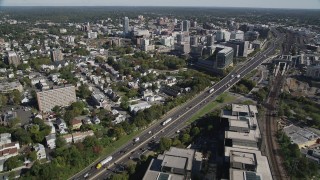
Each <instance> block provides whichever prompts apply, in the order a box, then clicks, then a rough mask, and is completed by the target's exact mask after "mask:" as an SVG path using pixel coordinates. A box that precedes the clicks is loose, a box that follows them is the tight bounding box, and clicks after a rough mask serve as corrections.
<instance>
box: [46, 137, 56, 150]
mask: <svg viewBox="0 0 320 180" xmlns="http://www.w3.org/2000/svg"><path fill="white" fill-rule="evenodd" d="M46 143H47V147H48V148H50V149H54V148H56V135H55V134H49V135H48V136H46Z"/></svg>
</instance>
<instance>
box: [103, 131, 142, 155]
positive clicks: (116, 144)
mask: <svg viewBox="0 0 320 180" xmlns="http://www.w3.org/2000/svg"><path fill="white" fill-rule="evenodd" d="M142 131H143V130H138V131H135V132H133V133H131V134H129V135H125V136H123V137H121V138H120V139H118V140H117V141H115V142H113V143H111V144H110V146H109V147H107V148H105V151H104V156H105V155H108V154H111V153H112V152H113V151H115V150H117V149H118V148H120V147H121V146H122V145H124V144H126V143H127V142H129V141H130V140H131V139H132V138H133V137H135V136H136V135H137V134H139V133H141V132H142Z"/></svg>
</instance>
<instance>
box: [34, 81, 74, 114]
mask: <svg viewBox="0 0 320 180" xmlns="http://www.w3.org/2000/svg"><path fill="white" fill-rule="evenodd" d="M37 101H38V107H39V110H40V111H42V112H49V111H51V110H52V108H53V107H55V106H61V107H65V106H69V105H70V104H71V103H73V102H76V90H75V87H74V86H73V85H65V86H63V87H57V88H52V89H48V90H43V91H39V92H37Z"/></svg>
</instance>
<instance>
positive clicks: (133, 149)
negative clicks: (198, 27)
mask: <svg viewBox="0 0 320 180" xmlns="http://www.w3.org/2000/svg"><path fill="white" fill-rule="evenodd" d="M272 30H273V31H275V32H276V34H277V38H276V39H275V40H274V41H273V42H270V43H269V44H268V45H267V47H266V49H265V50H264V51H262V52H259V53H257V54H256V55H255V56H254V57H252V58H251V59H249V60H248V61H247V63H246V64H244V65H243V66H241V67H240V68H237V69H236V70H234V71H232V72H231V73H229V75H227V76H226V77H224V78H223V79H222V80H221V81H219V82H218V83H216V84H214V85H213V86H212V87H211V88H210V89H212V88H214V91H213V92H212V93H209V92H208V91H204V92H202V93H200V94H199V95H198V96H196V97H194V98H193V99H191V100H190V101H188V102H187V103H185V104H184V105H182V106H181V107H179V108H177V109H175V110H174V111H173V112H170V113H169V114H168V115H166V116H165V117H164V118H163V119H162V120H160V121H159V122H157V123H155V124H154V125H152V126H151V127H149V128H148V129H146V130H144V131H143V132H142V133H141V134H140V135H139V136H137V137H139V139H140V140H139V141H138V142H136V143H134V142H133V141H131V142H128V143H127V144H126V145H124V146H123V147H122V148H119V149H118V150H117V151H115V152H114V153H113V154H111V156H112V157H113V159H112V161H111V162H110V163H109V164H106V165H105V166H104V167H103V168H101V169H96V168H95V166H91V167H87V168H86V169H84V170H83V171H81V172H80V173H78V174H76V175H75V176H74V177H72V179H86V178H88V179H106V178H107V177H109V176H110V175H111V174H112V171H114V170H115V166H116V165H118V164H124V163H126V162H127V161H128V160H129V159H133V158H138V157H139V156H140V155H141V154H142V153H143V152H144V151H145V150H146V149H147V148H148V145H150V143H152V142H157V141H159V140H160V138H161V137H168V136H169V135H172V134H173V133H174V132H176V131H177V130H178V128H179V127H180V126H181V124H184V123H185V122H186V121H188V120H189V119H190V118H191V117H192V115H193V114H195V113H196V112H197V111H199V110H200V109H201V108H202V107H204V106H206V105H207V104H208V103H209V102H211V101H214V100H215V99H216V97H217V96H219V95H221V94H222V93H223V92H225V91H227V90H229V89H230V88H231V87H232V86H233V85H235V84H236V83H237V82H239V81H240V80H241V78H242V77H244V76H245V75H247V74H248V73H250V72H251V71H252V70H253V69H255V68H256V67H258V66H259V65H260V64H261V63H262V62H263V61H264V60H265V59H266V58H267V57H269V56H270V55H273V53H274V51H275V49H276V46H277V45H278V44H279V41H282V40H283V36H282V35H281V34H279V33H278V32H277V31H276V30H275V29H272ZM237 75H239V76H240V78H237ZM168 118H172V120H171V121H170V123H168V124H166V125H165V126H163V125H161V123H162V122H163V121H165V120H166V119H168ZM149 132H151V133H149ZM106 167H108V168H106ZM85 176H86V178H85Z"/></svg>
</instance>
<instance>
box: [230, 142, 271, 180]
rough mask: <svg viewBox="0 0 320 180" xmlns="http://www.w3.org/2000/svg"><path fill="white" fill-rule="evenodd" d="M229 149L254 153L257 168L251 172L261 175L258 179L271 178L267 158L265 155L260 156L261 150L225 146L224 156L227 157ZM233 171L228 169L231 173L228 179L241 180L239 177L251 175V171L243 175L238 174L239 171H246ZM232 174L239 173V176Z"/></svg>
mask: <svg viewBox="0 0 320 180" xmlns="http://www.w3.org/2000/svg"><path fill="white" fill-rule="evenodd" d="M231 151H237V152H239V153H241V152H242V153H244V154H249V153H251V154H254V155H255V157H256V162H257V170H256V172H252V173H256V174H257V175H259V176H260V177H261V178H260V179H272V175H271V171H270V166H269V162H268V159H267V157H266V156H262V154H261V151H259V150H254V149H241V148H234V147H225V156H226V157H229V156H230V154H231ZM233 171H235V172H233ZM233 171H230V173H231V174H230V179H236V180H238V179H240V180H241V177H250V175H251V174H250V173H251V172H248V173H249V174H248V173H246V174H245V175H240V173H241V172H246V171H237V170H233ZM234 175H240V176H239V177H238V176H234ZM232 177H233V178H232ZM234 177H236V178H234ZM247 180H248V179H247ZM250 180H251V179H250ZM254 180H255V179H254ZM257 180H258V179H257Z"/></svg>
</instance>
